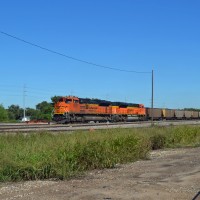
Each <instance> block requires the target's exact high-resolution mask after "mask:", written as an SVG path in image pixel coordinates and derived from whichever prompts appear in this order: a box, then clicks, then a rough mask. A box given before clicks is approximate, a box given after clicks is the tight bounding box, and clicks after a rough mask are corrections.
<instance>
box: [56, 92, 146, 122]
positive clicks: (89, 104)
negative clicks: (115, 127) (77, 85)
mask: <svg viewBox="0 0 200 200" xmlns="http://www.w3.org/2000/svg"><path fill="white" fill-rule="evenodd" d="M145 116H146V111H145V108H144V105H143V104H132V103H123V102H111V101H105V100H99V99H87V98H85V99H83V98H78V97H74V96H68V97H62V98H60V99H59V101H58V102H57V103H55V105H54V111H53V120H54V121H56V122H59V123H73V122H88V121H95V122H97V121H105V122H106V121H110V122H120V121H133V120H144V119H145Z"/></svg>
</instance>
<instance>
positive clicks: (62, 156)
mask: <svg viewBox="0 0 200 200" xmlns="http://www.w3.org/2000/svg"><path fill="white" fill-rule="evenodd" d="M185 146H191V147H195V146H200V127H197V126H180V127H152V128H140V129H109V130H95V131H79V132H75V133H74V134H65V133H60V134H50V133H45V132H42V133H37V134H28V135H22V134H16V135H1V136H0V181H1V182H2V181H21V180H36V179H49V178H58V179H66V178H69V177H72V176H76V175H79V174H81V173H83V172H84V171H87V170H91V169H103V168H112V167H114V166H115V165H116V164H118V163H128V162H133V161H136V160H138V159H146V158H148V153H149V151H150V150H151V149H161V148H166V147H167V148H169V147H173V148H174V147H185Z"/></svg>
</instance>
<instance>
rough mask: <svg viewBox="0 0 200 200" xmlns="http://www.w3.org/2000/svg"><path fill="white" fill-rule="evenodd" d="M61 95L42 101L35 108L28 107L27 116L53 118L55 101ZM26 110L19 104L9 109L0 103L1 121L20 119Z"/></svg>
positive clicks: (33, 118) (32, 118) (39, 118)
mask: <svg viewBox="0 0 200 200" xmlns="http://www.w3.org/2000/svg"><path fill="white" fill-rule="evenodd" d="M59 98H60V96H54V97H51V101H52V102H47V101H42V102H41V103H38V104H37V105H36V107H35V109H34V108H26V116H29V117H30V119H31V120H51V117H52V116H51V114H52V111H53V107H54V103H56V102H57V101H58V99H59ZM23 113H24V110H23V108H21V107H20V106H19V105H15V104H12V105H10V106H9V107H8V108H7V109H6V108H4V106H3V105H2V104H0V122H4V121H5V122H6V121H20V120H22V118H23V115H24V114H23Z"/></svg>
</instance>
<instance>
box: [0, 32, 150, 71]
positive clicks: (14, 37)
mask: <svg viewBox="0 0 200 200" xmlns="http://www.w3.org/2000/svg"><path fill="white" fill-rule="evenodd" d="M0 33H1V34H3V35H6V36H8V37H11V38H13V39H16V40H18V41H20V42H23V43H26V44H29V45H31V46H34V47H37V48H40V49H42V50H45V51H48V52H50V53H54V54H57V55H59V56H62V57H65V58H68V59H71V60H75V61H78V62H82V63H85V64H88V65H93V66H96V67H101V68H105V69H110V70H115V71H121V72H129V73H140V74H150V73H151V72H140V71H132V70H124V69H120V68H115V67H109V66H105V65H100V64H96V63H93V62H89V61H86V60H82V59H79V58H75V57H72V56H68V55H66V54H63V53H59V52H58V51H54V50H51V49H48V48H46V47H42V46H40V45H37V44H35V43H32V42H29V41H27V40H24V39H21V38H19V37H16V36H14V35H11V34H9V33H6V32H3V31H0Z"/></svg>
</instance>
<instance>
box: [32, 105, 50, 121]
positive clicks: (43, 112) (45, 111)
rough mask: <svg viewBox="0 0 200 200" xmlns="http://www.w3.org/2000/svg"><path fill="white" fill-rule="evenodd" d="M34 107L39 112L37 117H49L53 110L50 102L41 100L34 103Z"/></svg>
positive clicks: (47, 118)
mask: <svg viewBox="0 0 200 200" xmlns="http://www.w3.org/2000/svg"><path fill="white" fill-rule="evenodd" d="M36 109H37V110H38V111H39V112H40V113H39V116H38V119H46V120H50V119H51V113H52V110H53V105H52V104H51V103H48V102H46V101H43V102H41V103H39V104H37V105H36Z"/></svg>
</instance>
